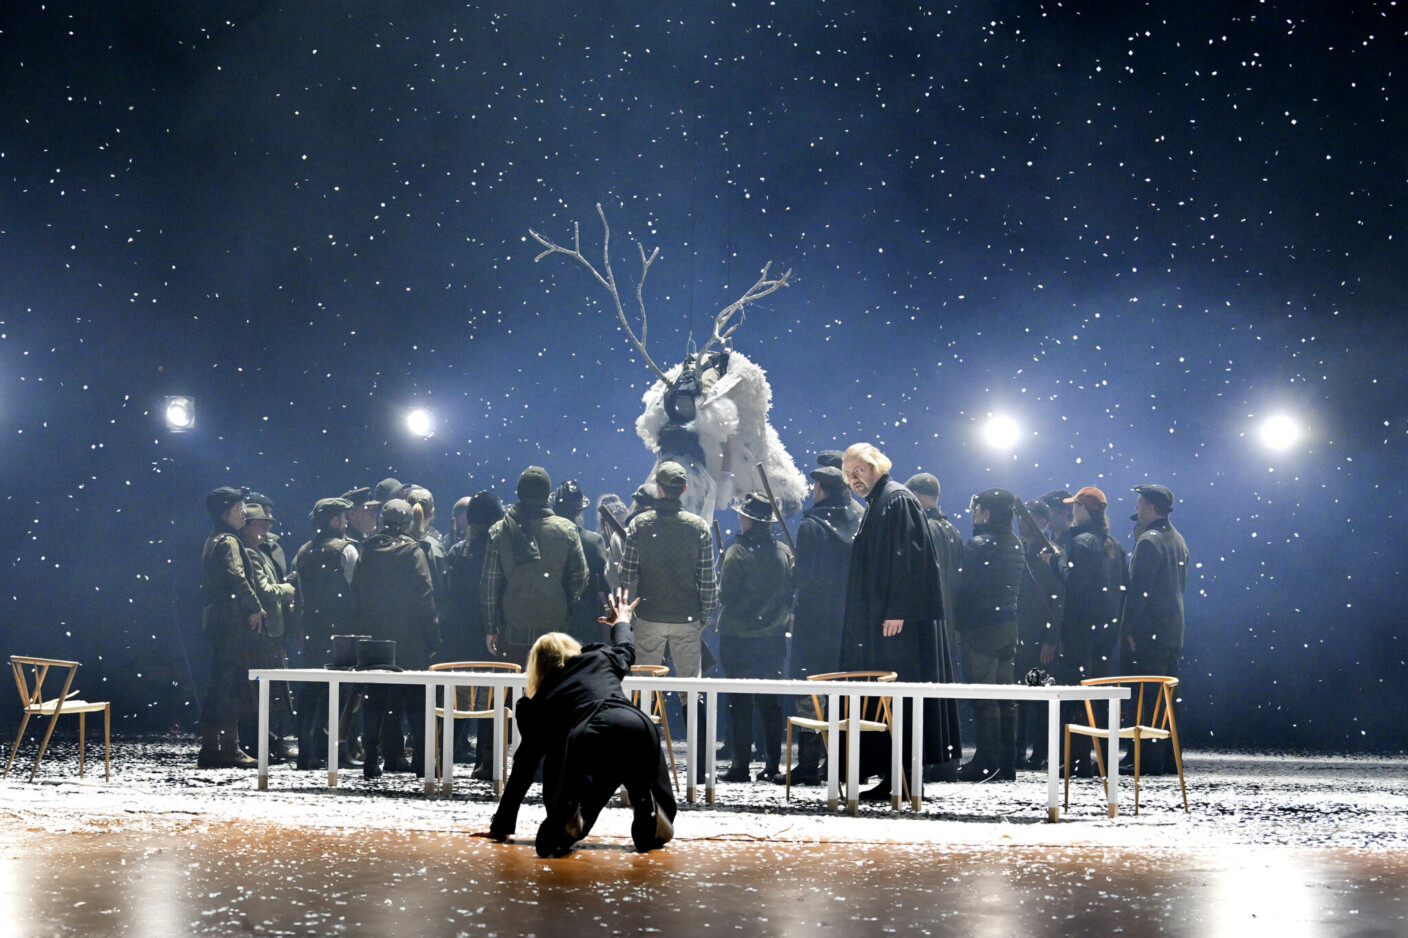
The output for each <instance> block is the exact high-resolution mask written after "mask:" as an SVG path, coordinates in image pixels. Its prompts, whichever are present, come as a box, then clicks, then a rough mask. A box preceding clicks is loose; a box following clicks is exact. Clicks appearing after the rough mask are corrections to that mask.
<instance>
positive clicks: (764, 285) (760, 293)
mask: <svg viewBox="0 0 1408 938" xmlns="http://www.w3.org/2000/svg"><path fill="white" fill-rule="evenodd" d="M596 214H597V216H598V217H599V218H600V219H601V227H602V230H603V231H604V232H605V235H604V237H603V238H602V247H601V270H600V271H598V270H597V269H596V268H595V267H593V266H592V262H591V261H589V260H587V259H586V258H585V257H583V256H582V235H581V230H580V229H579V227H578V225H577V223H576V222H575V221H574V222H573V223H572V247H571V249H570V250H569V249H568V248H565V247H563V246H562V245H560V244H558V243H556V242H555V241H553V240H552V239H551V238H547V237H544V236H543V235H541V234H539V233H538V232H536V231H534V230H533V229H532V228H529V229H528V233H529V234H530V235H532V236H533V240H534V241H536V242H538V243H539V244H541V245H542V246H543V252H542V253H541V254H539V255H538V256H537V257H535V258H533V260H534V262H537V261H540V260H542V259H543V258H545V257H547V256H548V255H549V254H566V255H567V256H568V257H570V258H572V259H573V260H575V261H576V262H577V263H579V264H581V265H582V266H583V267H585V268H586V269H587V271H588V272H589V273H590V274H591V275H592V276H593V277H595V278H596V279H597V282H598V283H600V284H601V285H602V286H604V287H606V289H607V292H609V293H610V294H611V299H612V300H613V301H614V302H615V304H616V318H617V319H619V320H621V325H623V326H625V327H626V335H628V336H630V338H631V344H632V345H634V346H635V347H636V351H638V352H640V355H641V357H642V358H644V359H645V363H646V364H647V365H649V366H650V370H651V371H653V372H655V375H656V377H658V378H659V379H660V380H661V381H665V380H666V378H665V372H664V371H662V370H661V369H660V366H659V365H657V364H655V362H654V360H652V359H651V357H650V353H649V352H647V351H646V350H645V338H646V331H647V329H648V327H649V322H648V321H647V319H646V315H645V298H644V296H643V295H642V294H641V290H642V289H643V288H644V286H645V278H646V275H647V274H649V273H650V265H651V264H653V263H655V258H657V257H659V256H660V249H659V248H658V247H657V248H652V249H651V251H650V254H649V256H647V255H646V253H645V246H644V245H642V244H641V243H640V242H639V241H637V242H636V249H637V250H638V251H640V279H639V280H638V281H636V307H637V308H638V309H639V310H640V335H639V336H637V335H636V333H635V330H634V329H632V328H631V323H630V321H629V320H628V319H626V311H625V309H624V308H623V307H622V306H621V292H620V290H619V289H618V288H617V286H616V276H615V274H613V273H612V272H611V226H610V225H609V224H607V221H606V212H604V211H603V210H602V208H601V203H600V202H598V203H597V204H596ZM771 268H772V261H768V263H766V264H764V265H763V271H762V273H761V274H759V276H758V281H757V282H756V283H754V284H753V285H752V286H751V287H749V288H748V291H747V292H746V293H744V294H743V295H742V296H741V297H739V298H738V299H736V300H734V301H733V302H732V303H730V304H729V305H727V306H725V307H724V308H723V309H721V310H720V311H719V313H718V315H717V316H715V317H714V337H713V338H712V339H710V340H709V341H708V342H707V343H706V344H705V346H704V348H703V349H700V351H701V352H704V351H708V349H709V348H710V347H711V346H713V345H715V344H719V345H722V344H723V343H725V342H727V341H728V339H729V337H730V336H732V335H733V334H734V332H736V331H737V330H738V327H739V326H741V325H743V320H744V319H746V318H747V315H748V314H747V310H746V309H745V307H747V305H748V304H749V303H756V302H757V301H758V300H761V299H762V298H763V297H765V296H767V295H768V294H769V293H772V292H773V291H775V290H777V289H778V288H779V287H785V286H787V282H788V279H789V278H790V277H791V276H792V271H791V270H790V269H789V270H787V271H784V272H783V273H782V275H781V276H779V277H776V278H773V279H769V277H768V271H769V270H770V269H771ZM603 272H604V273H603ZM735 314H739V318H738V321H737V322H735V323H734V324H733V325H731V326H730V325H728V321H729V320H730V319H732V318H733V316H734V315H735Z"/></svg>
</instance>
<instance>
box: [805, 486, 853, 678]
mask: <svg viewBox="0 0 1408 938" xmlns="http://www.w3.org/2000/svg"><path fill="white" fill-rule="evenodd" d="M855 504H856V501H855V499H853V498H851V496H850V495H848V494H846V493H844V492H843V493H840V494H837V495H833V496H831V497H830V498H826V499H823V500H821V501H820V502H818V503H817V504H815V505H813V506H812V507H811V508H808V509H807V510H806V512H805V513H804V514H803V515H802V523H801V524H799V525H798V526H797V562H796V565H795V566H794V567H793V570H792V576H793V583H794V585H795V588H796V591H797V604H796V607H795V608H794V610H793V614H792V677H794V678H798V679H800V678H804V677H806V676H807V675H808V674H821V673H823V672H825V671H831V670H834V669H835V668H836V662H837V661H839V660H840V658H841V623H842V621H843V620H844V618H845V611H846V576H847V574H848V572H849V571H850V568H851V542H852V541H854V540H855V537H856V531H857V530H858V529H859V528H860V516H859V515H858V514H857V513H856V512H855V511H854V510H853V508H852V506H853V505H855Z"/></svg>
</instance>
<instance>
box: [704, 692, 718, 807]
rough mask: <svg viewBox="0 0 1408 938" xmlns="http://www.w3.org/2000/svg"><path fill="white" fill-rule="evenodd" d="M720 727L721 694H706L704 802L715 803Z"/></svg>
mask: <svg viewBox="0 0 1408 938" xmlns="http://www.w3.org/2000/svg"><path fill="white" fill-rule="evenodd" d="M718 727H719V695H718V694H717V693H705V694H704V741H705V748H704V802H705V803H706V804H713V803H714V785H715V782H716V781H717V776H718V766H717V765H716V763H717V761H718V758H717V755H716V750H717V749H718V732H719V730H718Z"/></svg>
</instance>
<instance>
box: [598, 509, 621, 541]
mask: <svg viewBox="0 0 1408 938" xmlns="http://www.w3.org/2000/svg"><path fill="white" fill-rule="evenodd" d="M596 513H597V515H599V516H600V517H601V526H602V528H603V530H606V531H607V533H608V534H615V535H617V536H619V537H620V538H621V540H622V541H623V542H624V541H625V540H626V529H625V528H623V527H621V522H619V521H617V520H616V516H615V515H613V514H612V513H611V511H610V510H609V509H608V508H607V507H606V506H605V505H601V506H598V507H597V510H596Z"/></svg>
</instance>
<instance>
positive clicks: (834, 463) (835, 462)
mask: <svg viewBox="0 0 1408 938" xmlns="http://www.w3.org/2000/svg"><path fill="white" fill-rule="evenodd" d="M816 464H817V465H818V466H831V467H832V468H835V469H840V468H841V451H840V450H839V449H824V450H822V451H821V452H819V453H817V454H816Z"/></svg>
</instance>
